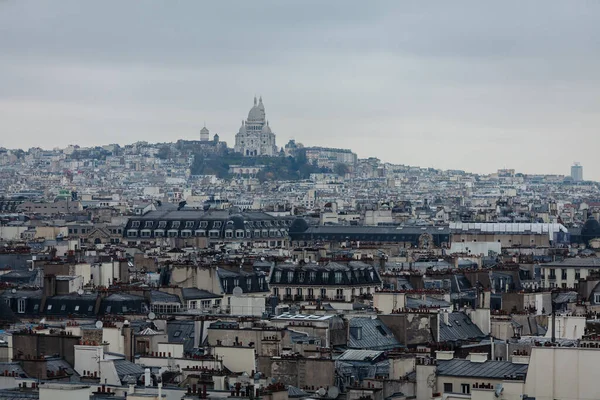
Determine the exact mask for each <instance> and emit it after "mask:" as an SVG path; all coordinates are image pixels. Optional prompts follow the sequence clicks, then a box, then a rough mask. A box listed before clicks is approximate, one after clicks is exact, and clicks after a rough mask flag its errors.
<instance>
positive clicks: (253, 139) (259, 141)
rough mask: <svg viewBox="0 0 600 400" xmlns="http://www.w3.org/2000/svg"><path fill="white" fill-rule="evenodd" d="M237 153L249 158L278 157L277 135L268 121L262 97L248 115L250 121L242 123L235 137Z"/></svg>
mask: <svg viewBox="0 0 600 400" xmlns="http://www.w3.org/2000/svg"><path fill="white" fill-rule="evenodd" d="M234 149H235V151H236V152H237V153H242V154H243V155H244V156H247V157H257V156H276V155H278V154H279V153H278V151H277V145H276V144H275V134H274V133H273V132H272V131H271V127H270V126H269V121H267V120H266V116H265V106H264V105H263V101H262V97H261V98H260V99H259V100H258V103H257V102H256V97H254V106H253V107H252V108H251V109H250V112H249V113H248V119H247V120H246V121H242V126H241V127H240V130H239V131H238V133H237V134H236V135H235V147H234Z"/></svg>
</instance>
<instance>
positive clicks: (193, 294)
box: [182, 288, 223, 300]
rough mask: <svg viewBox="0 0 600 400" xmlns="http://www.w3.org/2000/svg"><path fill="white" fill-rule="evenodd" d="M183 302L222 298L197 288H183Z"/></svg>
mask: <svg viewBox="0 0 600 400" xmlns="http://www.w3.org/2000/svg"><path fill="white" fill-rule="evenodd" d="M182 292H183V299H184V300H201V299H219V298H221V297H223V296H221V295H219V294H215V293H212V292H209V291H208V290H202V289H198V288H183V289H182Z"/></svg>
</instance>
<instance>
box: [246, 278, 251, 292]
mask: <svg viewBox="0 0 600 400" xmlns="http://www.w3.org/2000/svg"><path fill="white" fill-rule="evenodd" d="M246 288H247V289H248V290H249V291H250V290H252V278H247V279H246Z"/></svg>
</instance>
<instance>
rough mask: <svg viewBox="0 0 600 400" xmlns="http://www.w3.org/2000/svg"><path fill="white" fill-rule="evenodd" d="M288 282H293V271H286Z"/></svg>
mask: <svg viewBox="0 0 600 400" xmlns="http://www.w3.org/2000/svg"><path fill="white" fill-rule="evenodd" d="M287 277H288V282H292V281H293V280H294V271H288V275H287Z"/></svg>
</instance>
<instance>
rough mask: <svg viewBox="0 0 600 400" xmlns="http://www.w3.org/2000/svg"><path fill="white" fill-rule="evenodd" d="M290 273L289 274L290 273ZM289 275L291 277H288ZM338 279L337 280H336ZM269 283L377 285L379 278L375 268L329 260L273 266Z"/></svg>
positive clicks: (362, 264) (379, 282) (379, 281)
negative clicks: (321, 262)
mask: <svg viewBox="0 0 600 400" xmlns="http://www.w3.org/2000/svg"><path fill="white" fill-rule="evenodd" d="M290 273H291V274H290ZM290 277H291V279H290ZM336 279H339V280H336ZM269 283H270V284H275V285H277V284H293V285H317V286H320V285H340V284H341V285H361V284H363V285H367V284H368V285H371V284H373V285H379V284H381V278H380V277H379V273H378V272H377V268H375V267H373V266H371V265H368V264H364V263H360V264H355V263H349V264H348V265H344V264H340V263H336V262H329V263H327V264H326V265H319V264H306V265H287V264H280V265H277V266H275V267H274V268H273V271H272V272H271V276H270V281H269Z"/></svg>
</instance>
